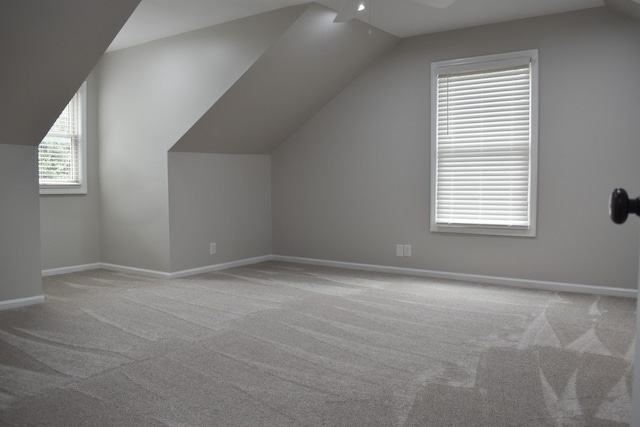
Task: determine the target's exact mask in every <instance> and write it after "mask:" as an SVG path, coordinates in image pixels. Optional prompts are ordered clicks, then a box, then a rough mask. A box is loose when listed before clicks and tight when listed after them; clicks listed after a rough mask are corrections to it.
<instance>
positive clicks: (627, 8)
mask: <svg viewBox="0 0 640 427" xmlns="http://www.w3.org/2000/svg"><path fill="white" fill-rule="evenodd" d="M604 2H605V4H606V5H607V6H609V7H610V8H612V9H614V10H617V11H618V12H620V13H623V14H625V15H627V16H630V17H631V18H635V19H638V20H640V2H639V1H636V0H605V1H604Z"/></svg>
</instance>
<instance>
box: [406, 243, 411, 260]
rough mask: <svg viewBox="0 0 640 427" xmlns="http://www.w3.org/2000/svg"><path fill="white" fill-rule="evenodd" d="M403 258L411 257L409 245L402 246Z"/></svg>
mask: <svg viewBox="0 0 640 427" xmlns="http://www.w3.org/2000/svg"><path fill="white" fill-rule="evenodd" d="M404 256H408V257H410V256H411V245H404Z"/></svg>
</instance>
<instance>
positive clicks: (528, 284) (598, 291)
mask: <svg viewBox="0 0 640 427" xmlns="http://www.w3.org/2000/svg"><path fill="white" fill-rule="evenodd" d="M272 259H273V260H275V261H286V262H294V263H299V264H311V265H321V266H326V267H339V268H349V269H353V270H364V271H375V272H379V273H396V274H407V275H411V276H421V277H432V278H435V279H449V280H457V281H462V282H476V283H484V284H488V285H500V286H511V287H516V288H525V289H536V290H545V291H554V292H575V293H583V294H594V295H606V296H615V297H624V298H637V296H638V291H637V290H636V289H625V288H613V287H609V286H593V285H582V284H575V283H561V282H546V281H541V280H526V279H514V278H509V277H497V276H483V275H479V274H464V273H449V272H445V271H434V270H421V269H416V268H403V267H392V266H381V265H373V264H358V263H352V262H342V261H330V260H320V259H313V258H300V257H290V256H282V255H274V256H273V258H272Z"/></svg>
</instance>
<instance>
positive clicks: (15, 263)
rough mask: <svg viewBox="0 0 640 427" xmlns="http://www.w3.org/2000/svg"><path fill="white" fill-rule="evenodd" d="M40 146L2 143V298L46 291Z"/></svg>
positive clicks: (0, 181) (34, 294) (28, 295)
mask: <svg viewBox="0 0 640 427" xmlns="http://www.w3.org/2000/svg"><path fill="white" fill-rule="evenodd" d="M39 212H40V210H39V207H38V148H37V147H36V146H34V145H6V144H0V302H2V301H6V300H13V299H19V298H29V297H34V296H39V295H42V279H41V277H40V250H39V248H40V227H39V224H40V217H39Z"/></svg>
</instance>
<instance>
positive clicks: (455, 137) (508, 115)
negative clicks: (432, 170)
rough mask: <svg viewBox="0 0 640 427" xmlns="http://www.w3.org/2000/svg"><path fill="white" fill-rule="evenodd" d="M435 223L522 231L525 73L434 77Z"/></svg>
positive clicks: (522, 69) (526, 166)
mask: <svg viewBox="0 0 640 427" xmlns="http://www.w3.org/2000/svg"><path fill="white" fill-rule="evenodd" d="M436 87H437V92H438V93H437V103H436V107H437V118H436V122H435V123H436V125H437V129H436V156H437V158H436V174H435V177H436V183H435V191H436V199H435V200H436V206H435V219H436V223H439V224H454V225H465V224H466V225H489V226H517V227H528V226H529V220H530V218H529V202H530V182H529V181H530V162H531V159H530V157H531V155H530V144H531V129H530V114H531V68H530V65H529V64H525V65H519V66H516V67H510V68H508V69H498V70H482V71H480V72H469V71H466V72H464V73H459V74H455V73H450V74H439V75H438V77H437V82H436Z"/></svg>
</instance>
